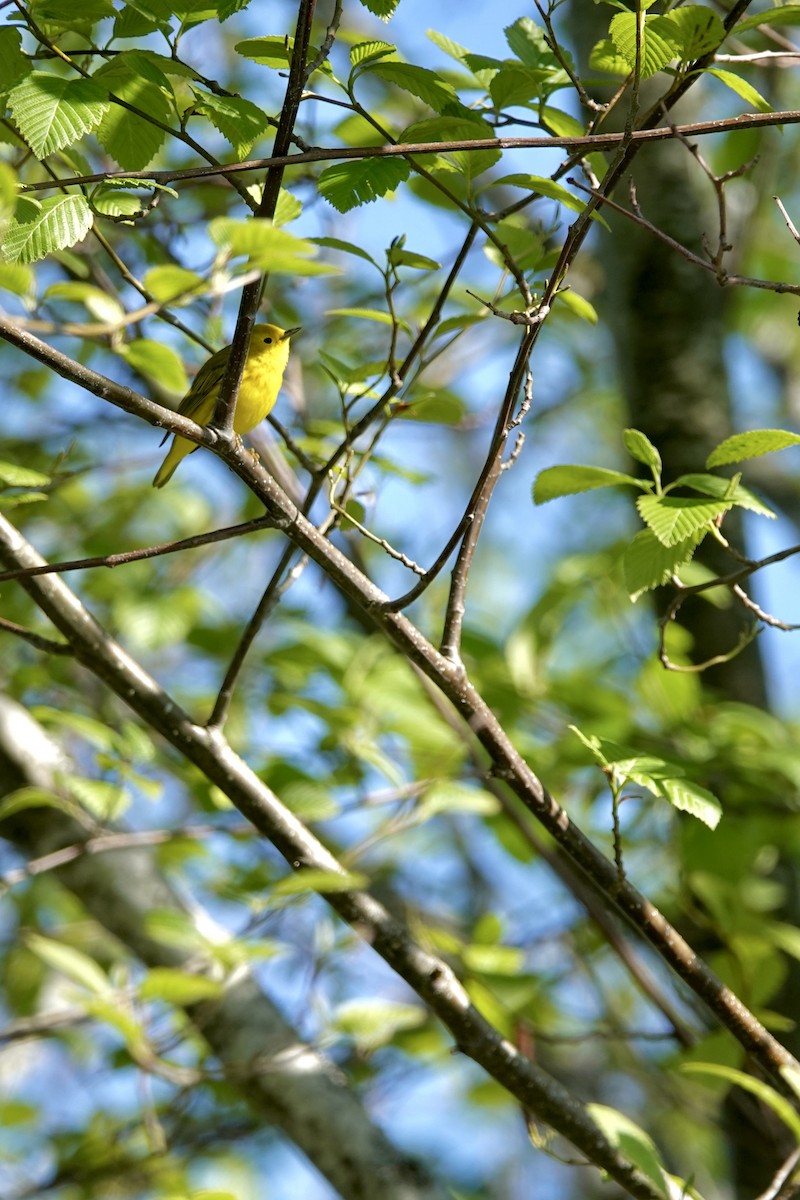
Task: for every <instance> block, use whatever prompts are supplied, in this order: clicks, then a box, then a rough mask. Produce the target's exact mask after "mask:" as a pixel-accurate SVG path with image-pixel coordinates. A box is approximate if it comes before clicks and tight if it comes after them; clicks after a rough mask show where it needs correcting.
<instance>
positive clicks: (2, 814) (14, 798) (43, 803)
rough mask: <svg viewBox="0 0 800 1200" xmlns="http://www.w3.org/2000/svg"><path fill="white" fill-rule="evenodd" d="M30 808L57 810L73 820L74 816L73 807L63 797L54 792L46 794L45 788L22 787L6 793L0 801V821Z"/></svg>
mask: <svg viewBox="0 0 800 1200" xmlns="http://www.w3.org/2000/svg"><path fill="white" fill-rule="evenodd" d="M30 808H57V809H58V810H59V811H60V812H66V813H69V815H70V816H71V817H72V818H73V819H74V818H75V815H76V813H75V805H74V804H73V803H72V802H71V801H69V800H67V799H65V798H64V796H59V795H58V794H57V793H56V792H48V791H46V790H45V788H39V787H24V788H17V790H16V791H14V792H7V793H6V795H5V796H4V797H3V799H2V800H0V821H4V820H6V818H7V817H13V816H14V814H15V813H18V812H25V811H26V810H27V809H30Z"/></svg>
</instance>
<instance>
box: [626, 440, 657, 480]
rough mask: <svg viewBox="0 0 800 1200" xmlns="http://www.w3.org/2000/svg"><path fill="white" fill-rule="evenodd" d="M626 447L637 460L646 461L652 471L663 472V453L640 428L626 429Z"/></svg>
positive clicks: (645, 463)
mask: <svg viewBox="0 0 800 1200" xmlns="http://www.w3.org/2000/svg"><path fill="white" fill-rule="evenodd" d="M622 441H623V443H624V445H625V449H626V450H627V451H628V454H630V456H631V458H633V459H635V460H636V462H640V463H644V465H645V466H646V467H649V468H650V470H651V471H654V472H655V473H656V474H658V475H660V474H661V455H660V454H659V453H658V451H657V450H656V448H655V446H654V445H653V443H652V442H651V441H650V439H649V437H647V436H646V435H645V434H644V433H642V432H641V430H639V429H626V430H625V432H624V433H623V435H622Z"/></svg>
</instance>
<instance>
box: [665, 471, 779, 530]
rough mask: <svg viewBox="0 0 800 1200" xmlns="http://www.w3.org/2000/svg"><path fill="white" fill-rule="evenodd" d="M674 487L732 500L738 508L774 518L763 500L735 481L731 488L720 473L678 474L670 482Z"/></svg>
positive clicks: (719, 498)
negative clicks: (686, 488) (672, 481)
mask: <svg viewBox="0 0 800 1200" xmlns="http://www.w3.org/2000/svg"><path fill="white" fill-rule="evenodd" d="M676 487H688V488H691V489H692V491H694V492H700V493H701V494H702V495H704V496H713V497H714V498H715V499H716V500H732V501H733V502H734V504H736V505H738V507H739V508H746V509H748V511H750V512H754V513H758V514H759V516H762V517H771V518H772V519H773V520H774V519H775V513H774V512H773V511H772V509H771V508H768V507H767V505H766V504H764V502H763V500H759V498H758V496H754V495H753V493H752V492H751V491H750V490H749V489H748V488H746V487H742V485H741V483H737V484H736V486H735V487H734V488H733V490H731V480H730V479H725V478H723V477H722V476H721V475H705V474H703V473H702V472H700V473H693V474H690V475H679V476H678V478H677V479H676V480H675V481H674V483H672V484H670V488H671V489H672V488H676Z"/></svg>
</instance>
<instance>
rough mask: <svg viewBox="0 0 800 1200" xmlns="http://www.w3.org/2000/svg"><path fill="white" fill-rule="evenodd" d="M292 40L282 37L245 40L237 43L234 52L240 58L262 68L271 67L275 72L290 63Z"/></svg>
mask: <svg viewBox="0 0 800 1200" xmlns="http://www.w3.org/2000/svg"><path fill="white" fill-rule="evenodd" d="M293 42H294V39H293V38H289V39H288V46H287V39H286V38H282V37H261V38H245V40H244V41H243V42H237V43H236V45H235V46H234V50H235V51H236V53H237V54H241V56H242V58H249V59H250V61H251V62H256V63H259V64H260V65H261V66H262V67H272V68H274V69H276V70H279V69H281V68H282V67H286V66H288V65H289V63H290V62H291V53H292V46H293Z"/></svg>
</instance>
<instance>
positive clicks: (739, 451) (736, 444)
mask: <svg viewBox="0 0 800 1200" xmlns="http://www.w3.org/2000/svg"><path fill="white" fill-rule="evenodd" d="M799 443H800V434H796V433H789V432H788V430H786V429H751V430H749V431H748V432H747V433H735V434H734V435H733V436H732V437H729V438H726V439H725V441H724V442H720V444H719V445H718V446H717V447H715V449H714V450H712V451H711V453H710V454H709V456H708V458H707V459H706V466H707V467H723V466H725V465H726V464H728V463H735V462H744V461H745V459H748V458H759V457H760V456H761V455H762V454H772V453H773V451H775V450H785V449H786V448H787V447H788V446H797V445H798V444H799Z"/></svg>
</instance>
